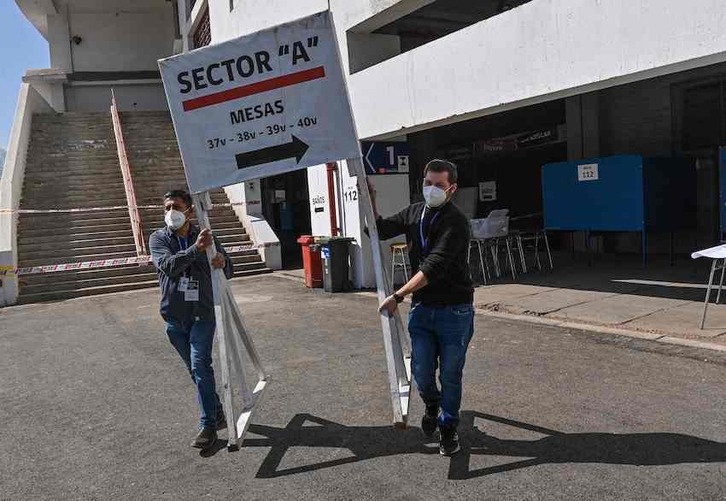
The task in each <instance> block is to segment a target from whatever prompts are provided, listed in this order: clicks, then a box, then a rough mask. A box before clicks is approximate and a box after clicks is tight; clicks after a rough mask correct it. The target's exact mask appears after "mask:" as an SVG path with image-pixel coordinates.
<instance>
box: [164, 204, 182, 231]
mask: <svg viewBox="0 0 726 501" xmlns="http://www.w3.org/2000/svg"><path fill="white" fill-rule="evenodd" d="M185 212H186V211H185ZM164 222H165V223H166V225H167V226H168V227H169V228H171V229H172V230H178V229H179V228H181V227H182V226H184V223H186V222H187V216H186V215H185V214H184V212H179V211H178V210H174V209H172V210H170V211H167V213H166V215H165V216H164Z"/></svg>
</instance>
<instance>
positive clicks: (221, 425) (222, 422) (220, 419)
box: [216, 406, 227, 430]
mask: <svg viewBox="0 0 726 501" xmlns="http://www.w3.org/2000/svg"><path fill="white" fill-rule="evenodd" d="M216 421H217V422H216V429H217V430H224V429H225V428H226V427H227V416H225V415H224V409H222V406H220V407H219V409H217V418H216Z"/></svg>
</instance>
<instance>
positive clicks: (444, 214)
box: [377, 202, 474, 306]
mask: <svg viewBox="0 0 726 501" xmlns="http://www.w3.org/2000/svg"><path fill="white" fill-rule="evenodd" d="M425 207H426V204H425V203H424V202H420V203H416V204H412V205H409V206H408V207H406V208H405V209H403V210H402V211H401V212H399V213H398V214H396V215H394V216H392V217H389V218H385V219H384V218H382V217H379V218H378V221H377V223H378V224H377V227H378V232H379V234H380V239H381V240H388V239H389V238H393V237H396V236H398V235H402V234H405V235H406V241H407V242H408V244H409V249H410V251H409V259H410V261H411V268H412V269H414V270H420V271H422V272H423V274H424V275H426V279H427V280H428V282H429V284H428V285H427V286H426V287H424V288H423V289H421V290H419V291H418V292H415V293H414V295H413V301H414V303H416V302H421V303H423V304H426V305H432V306H452V305H458V304H471V303H472V302H473V300H474V299H473V297H474V284H473V282H472V280H471V274H470V273H469V264H468V262H467V254H468V251H469V239H470V227H469V221H468V220H467V219H466V216H465V215H464V214H463V213H462V212H461V211H460V210H459V208H458V207H456V205H454V204H453V203H451V202H449V203H447V204H446V205H444V206H443V207H441V208H440V209H428V208H426V214H425V217H424V224H423V228H422V226H421V216H422V213H423V211H424V208H425ZM422 230H423V231H422ZM422 232H423V235H422ZM422 236H423V238H422ZM424 246H425V247H426V249H424ZM424 250H426V252H424Z"/></svg>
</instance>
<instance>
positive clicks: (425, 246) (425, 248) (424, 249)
mask: <svg viewBox="0 0 726 501" xmlns="http://www.w3.org/2000/svg"><path fill="white" fill-rule="evenodd" d="M439 214H441V212H436V214H434V217H432V218H431V222H430V223H429V231H427V232H426V236H425V237H424V217H425V216H426V206H424V208H423V211H421V223H420V224H419V227H418V233H419V238H421V254H422V255H423V256H427V255H428V253H429V235H430V234H431V228H433V227H434V223H435V222H436V219H437V218H438V217H439Z"/></svg>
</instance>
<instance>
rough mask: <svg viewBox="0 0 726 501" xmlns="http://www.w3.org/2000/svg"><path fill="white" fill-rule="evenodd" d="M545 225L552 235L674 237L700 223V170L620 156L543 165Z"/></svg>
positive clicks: (644, 239) (672, 162) (684, 161)
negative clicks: (662, 234)
mask: <svg viewBox="0 0 726 501" xmlns="http://www.w3.org/2000/svg"><path fill="white" fill-rule="evenodd" d="M542 199H543V209H544V225H545V229H546V230H550V231H553V230H554V231H570V232H575V231H583V232H585V233H586V234H587V235H588V238H587V241H589V234H590V233H591V232H639V233H640V234H641V236H642V244H643V261H644V263H645V260H646V256H647V252H646V251H647V241H648V233H649V232H670V233H671V235H672V234H673V233H674V232H676V231H678V230H682V229H686V228H692V227H693V226H694V225H695V203H696V171H695V168H694V165H693V162H692V161H690V160H687V159H674V158H646V157H642V156H638V155H620V156H612V157H604V158H594V159H590V160H579V161H575V162H558V163H552V164H547V165H545V166H543V167H542Z"/></svg>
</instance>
